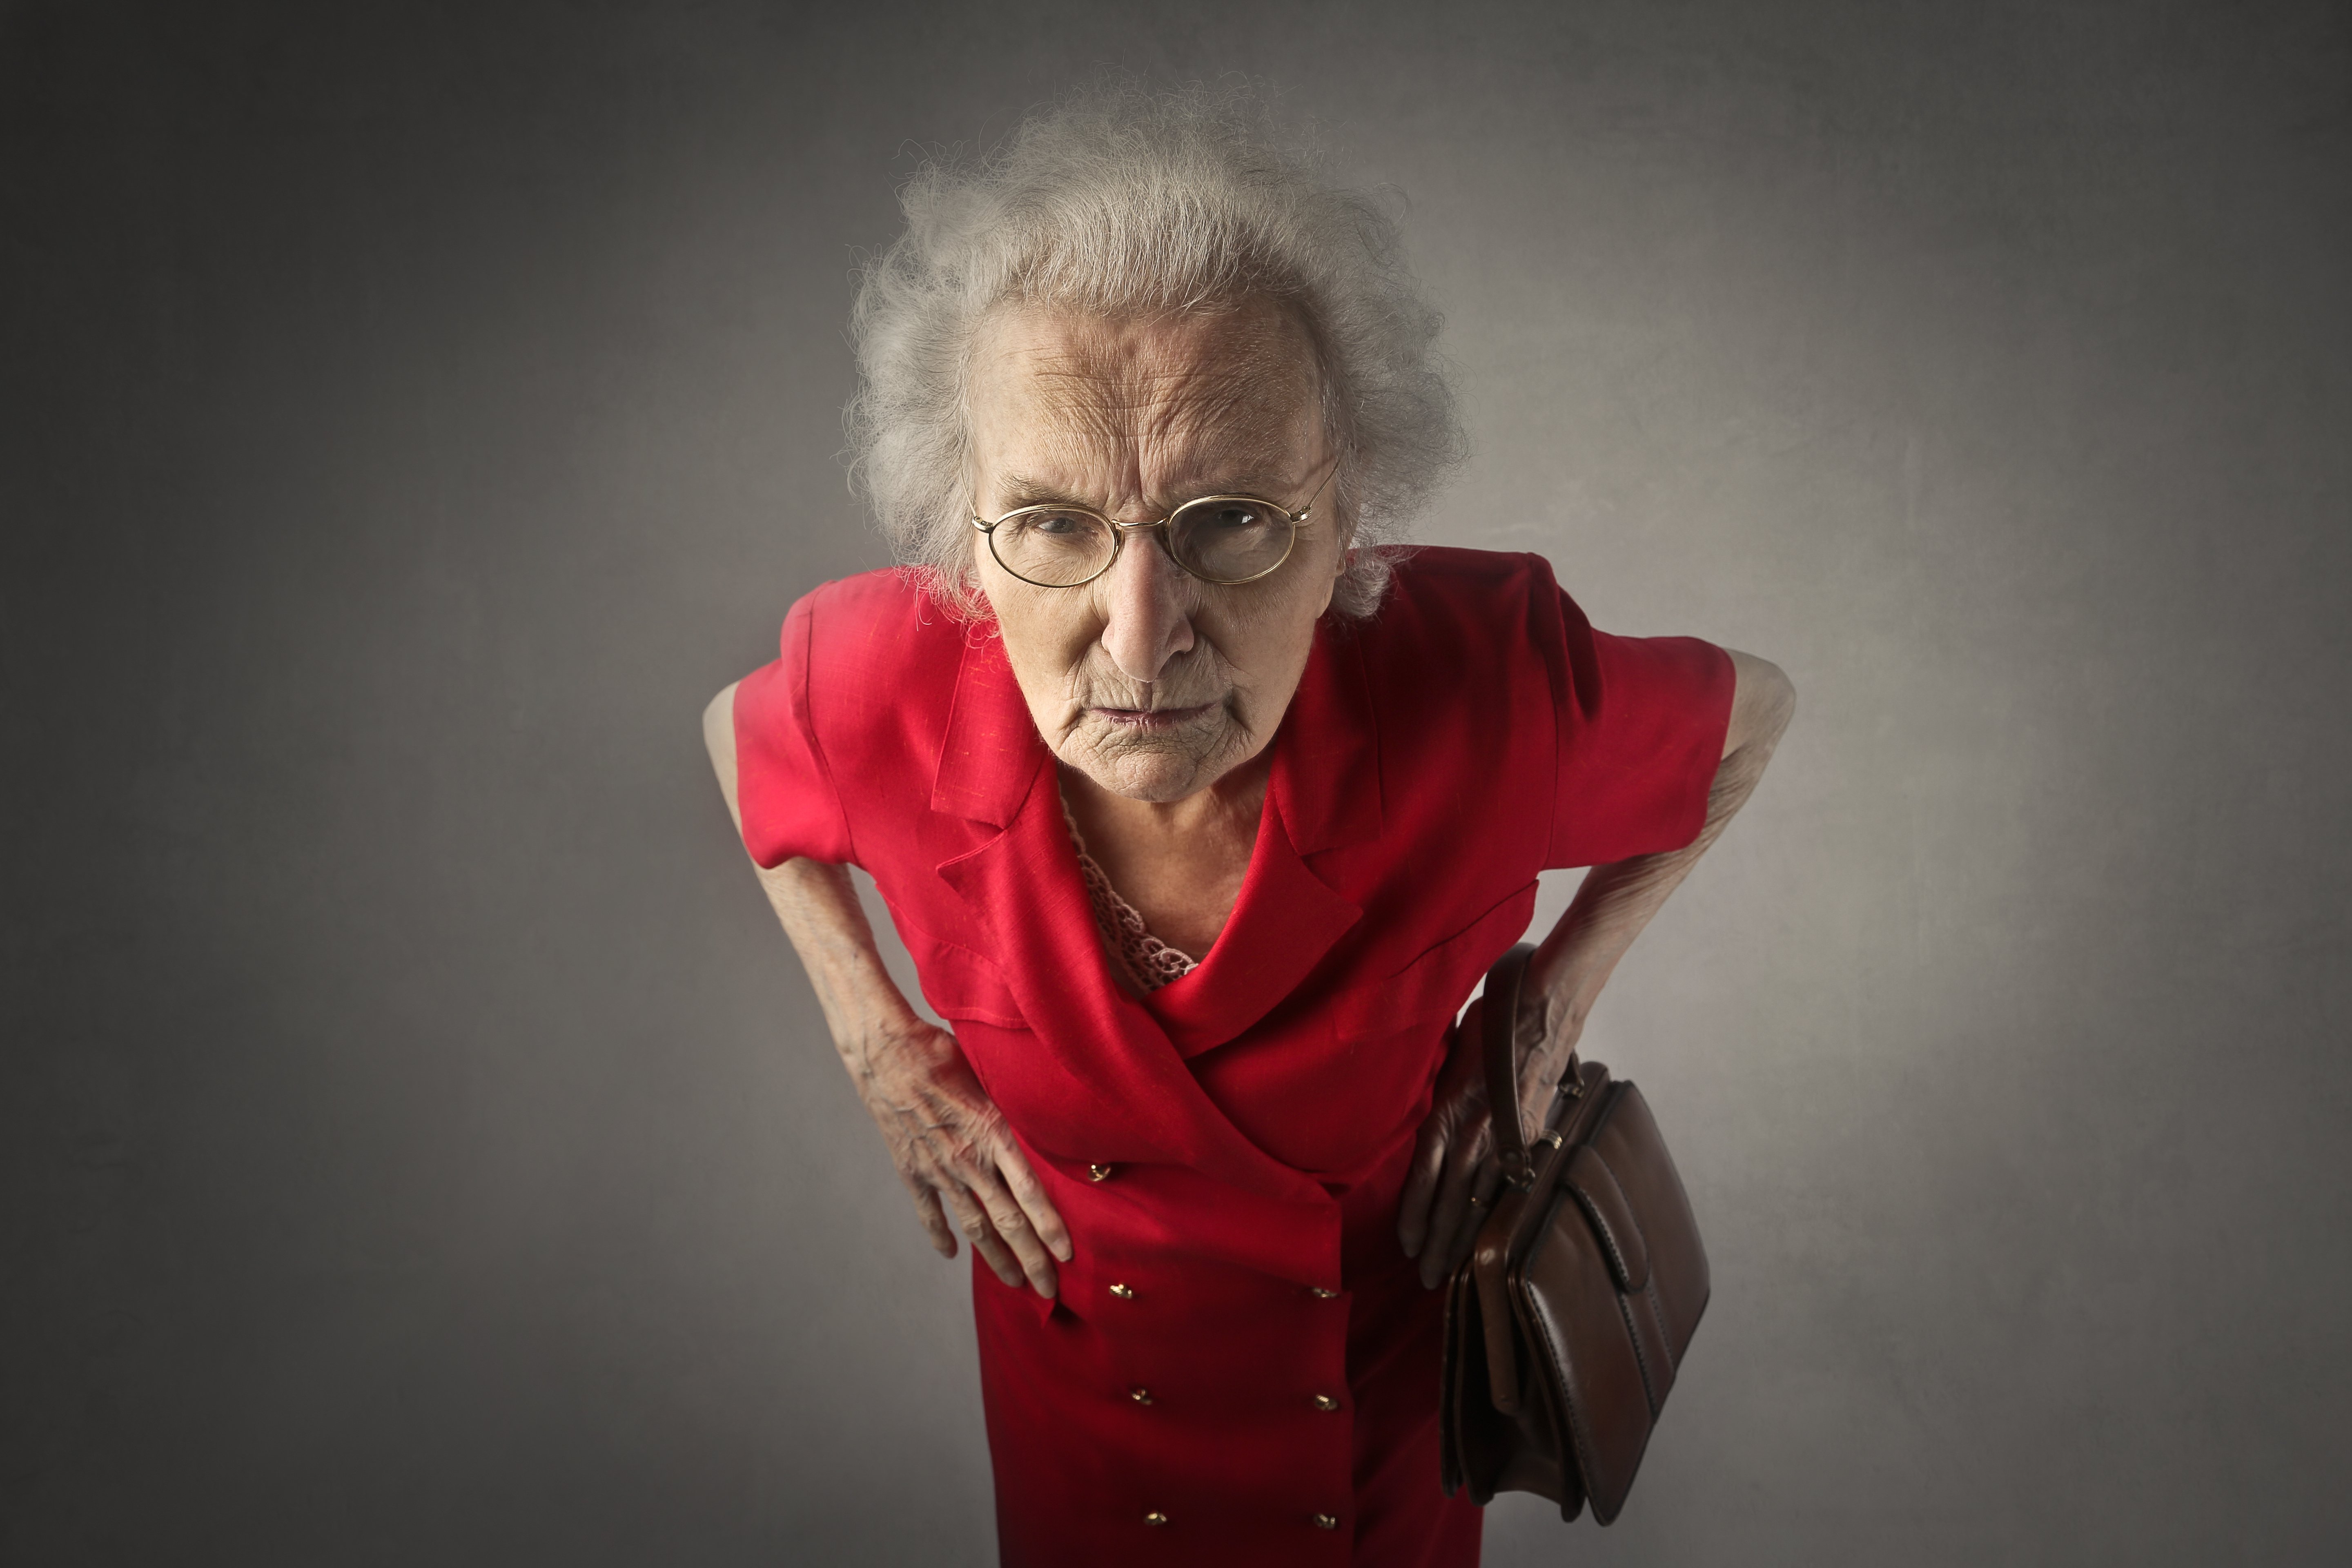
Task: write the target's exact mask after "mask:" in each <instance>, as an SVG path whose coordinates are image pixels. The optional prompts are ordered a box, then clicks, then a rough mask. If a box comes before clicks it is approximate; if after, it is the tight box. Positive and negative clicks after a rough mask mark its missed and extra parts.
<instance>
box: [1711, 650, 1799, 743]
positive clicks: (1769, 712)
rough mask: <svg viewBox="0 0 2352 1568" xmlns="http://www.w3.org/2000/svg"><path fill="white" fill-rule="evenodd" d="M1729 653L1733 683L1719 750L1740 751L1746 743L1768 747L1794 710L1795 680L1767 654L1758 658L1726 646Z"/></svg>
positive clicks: (1795, 711) (1778, 735) (1791, 716)
mask: <svg viewBox="0 0 2352 1568" xmlns="http://www.w3.org/2000/svg"><path fill="white" fill-rule="evenodd" d="M1725 651H1726V652H1727V653H1729V654H1730V655H1731V668H1732V675H1733V682H1734V684H1733V687H1732V694H1731V722H1730V723H1729V724H1728V725H1727V726H1726V727H1725V730H1724V735H1723V754H1724V755H1725V756H1729V755H1731V753H1732V752H1738V751H1741V750H1744V749H1746V748H1747V747H1748V746H1752V745H1761V746H1764V747H1766V748H1768V749H1769V747H1770V746H1771V745H1772V744H1773V743H1774V742H1777V741H1779V740H1780V732H1781V731H1784V730H1786V729H1787V728H1788V727H1789V721H1790V720H1791V719H1793V718H1795V717H1796V713H1797V683H1796V682H1795V681H1793V680H1790V679H1789V674H1788V671H1786V670H1784V669H1782V668H1780V666H1779V665H1777V664H1774V663H1773V662H1772V661H1771V660H1770V659H1769V658H1757V657H1756V655H1754V654H1752V653H1741V652H1740V651H1739V650H1738V649H1737V648H1727V649H1726V650H1725Z"/></svg>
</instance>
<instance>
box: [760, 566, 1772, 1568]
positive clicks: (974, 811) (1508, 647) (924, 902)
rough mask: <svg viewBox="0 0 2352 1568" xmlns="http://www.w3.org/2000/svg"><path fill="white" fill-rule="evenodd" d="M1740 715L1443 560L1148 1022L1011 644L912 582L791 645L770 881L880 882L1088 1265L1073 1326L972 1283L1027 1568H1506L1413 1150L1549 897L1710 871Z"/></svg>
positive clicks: (1358, 630)
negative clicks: (1586, 884) (1469, 1451)
mask: <svg viewBox="0 0 2352 1568" xmlns="http://www.w3.org/2000/svg"><path fill="white" fill-rule="evenodd" d="M1731 690H1732V673H1731V665H1730V661H1729V660H1728V659H1727V658H1725V656H1724V655H1723V653H1722V652H1721V651H1720V650H1719V649H1717V648H1716V647H1712V646H1710V645H1708V644H1706V643H1703V642H1698V641H1696V640H1693V639H1690V638H1683V637H1675V638H1656V639H1634V638H1623V637H1609V636H1606V635H1604V634H1601V633H1599V632H1595V631H1593V630H1592V629H1591V626H1588V625H1587V624H1586V622H1585V619H1584V616H1583V615H1582V614H1581V613H1580V611H1579V610H1578V609H1577V607H1576V606H1575V605H1574V604H1573V603H1571V602H1570V600H1569V598H1568V596H1567V595H1564V594H1562V593H1561V592H1560V591H1559V587H1558V585H1557V584H1555V583H1554V581H1553V579H1552V574H1551V570H1550V568H1549V565H1547V564H1546V563H1545V562H1544V561H1543V560H1542V559H1541V558H1540V557H1538V556H1532V555H1504V554H1495V553H1489V552H1482V551H1465V550H1436V549H1432V550H1424V551H1422V552H1418V553H1417V554H1415V555H1414V556H1413V557H1412V559H1411V560H1410V561H1408V562H1407V563H1404V564H1403V565H1402V567H1401V568H1400V569H1399V571H1398V573H1397V574H1396V581H1395V584H1394V586H1393V587H1392V588H1391V591H1390V594H1389V596H1388V598H1387V600H1386V601H1385V603H1384V604H1383V605H1382V606H1381V610H1380V613H1379V614H1378V615H1377V616H1375V617H1374V618H1373V619H1371V620H1370V622H1368V623H1360V624H1356V625H1352V626H1350V625H1346V624H1332V623H1328V622H1327V623H1326V624H1325V625H1324V626H1319V627H1318V629H1317V633H1316V642H1315V647H1314V651H1313V653H1312V655H1311V656H1310V658H1308V661H1307V671H1306V675H1305V677H1304V678H1303V679H1302V680H1301V682H1300V684H1299V689H1298V693H1297V697H1296V698H1295V699H1294V700H1293V701H1292V703H1291V706H1290V710H1289V712H1288V713H1287V714H1286V716H1285V718H1284V721H1283V724H1282V728H1281V730H1280V731H1279V732H1278V733H1277V734H1276V739H1275V742H1274V744H1273V747H1272V755H1271V770H1270V777H1269V781H1268V785H1267V790H1266V800H1265V813H1264V816H1263V818H1262V820H1261V822H1260V825H1259V828H1258V837H1257V842H1256V846H1255V849H1254V851H1253V854H1252V858H1251V860H1250V866H1249V871H1248V874H1247V877H1246V879H1245V880H1244V882H1243V885H1242V891H1241V896H1240V900H1239V901H1238V902H1237V903H1236V904H1235V906H1234V912H1233V915H1232V917H1231V919H1230V920H1229V921H1228V922H1227V923H1226V925H1225V928H1224V931H1223V934H1222V935H1220V936H1219V937H1218V939H1217V942H1216V943H1215V945H1214V946H1213V947H1212V948H1211V949H1210V951H1209V952H1208V953H1207V954H1205V955H1204V956H1203V958H1202V963H1201V965H1200V967H1199V968H1198V969H1196V970H1194V971H1193V972H1192V973H1190V974H1188V975H1186V976H1185V977H1184V978H1182V979H1181V980H1178V981H1176V982H1174V983H1173V984H1169V985H1167V986H1164V987H1162V988H1161V989H1160V990H1158V991H1155V992H1153V993H1151V994H1150V995H1149V996H1147V997H1141V998H1139V997H1137V996H1135V995H1133V994H1130V993H1129V992H1128V991H1127V990H1125V989H1123V988H1122V987H1121V986H1120V984H1118V981H1117V980H1116V979H1114V978H1113V975H1112V973H1111V969H1110V963H1111V960H1110V957H1109V955H1108V953H1107V952H1105V950H1104V947H1103V944H1102V942H1101V939H1100V937H1099V936H1098V934H1097V928H1096V925H1095V920H1094V914H1093V911H1092V909H1091V907H1090V905H1089V904H1088V902H1087V893H1086V889H1085V887H1084V886H1083V884H1082V883H1081V881H1080V879H1079V872H1078V866H1077V860H1076V852H1075V850H1074V848H1073V847H1072V844H1071V840H1070V835H1069V831H1068V829H1067V827H1066V825H1065V823H1064V820H1063V816H1062V808H1061V804H1060V795H1059V791H1058V788H1057V779H1056V776H1055V769H1054V767H1053V765H1052V759H1051V757H1050V755H1049V753H1048V752H1047V751H1046V749H1045V743H1044V742H1043V741H1042V740H1041V739H1040V738H1039V736H1038V734H1037V731H1036V728H1035V726H1034V724H1033V723H1032V721H1031V720H1030V717H1029V711H1028V709H1027V707H1026V706H1025V705H1024V703H1023V701H1022V699H1021V693H1020V690H1019V688H1018V687H1017V686H1016V685H1015V684H1014V682H1013V674H1012V671H1011V669H1010V668H1009V666H1008V665H1007V664H1006V662H1005V659H1004V657H1003V649H1002V647H1000V645H999V644H998V643H997V642H996V641H995V640H994V638H993V636H992V633H991V631H990V630H989V629H988V628H984V627H981V628H973V627H966V626H960V625H958V624H957V623H956V622H954V621H952V620H950V618H948V617H947V616H945V615H943V614H942V613H941V612H940V610H939V609H938V608H937V607H936V606H934V605H930V604H929V603H928V602H927V601H926V600H925V599H924V598H923V597H922V596H921V595H919V592H918V591H916V590H915V589H913V588H911V587H910V586H909V585H908V584H907V583H906V581H905V580H904V579H903V578H902V577H901V576H899V575H898V574H895V573H890V572H877V573H870V574H866V575H864V576H859V577H852V578H849V579H846V580H845V581H842V582H838V583H831V584H826V585H824V587H822V588H819V589H817V590H816V591H815V592H814V593H813V594H810V595H808V596H807V597H806V598H803V600H801V601H800V603H798V604H797V605H793V609H792V612H791V614H790V615H789V616H787V617H786V618H785V621H784V627H783V644H782V658H779V659H778V660H777V661H776V662H775V663H773V664H771V665H769V666H767V667H766V668H762V669H761V670H760V671H758V672H757V673H756V674H753V675H751V676H750V677H749V678H747V679H745V680H744V681H743V683H742V685H741V686H740V688H739V689H738V690H737V692H736V698H735V731H736V746H737V752H736V754H737V788H738V800H739V803H740V807H741V810H742V814H743V833H744V839H745V842H746V844H747V846H748V847H749V848H750V849H751V855H752V858H754V859H756V860H757V861H759V862H760V863H761V865H763V866H772V865H774V864H776V863H777V862H778V861H781V860H782V859H785V858H789V857H792V856H808V857H811V858H815V859H818V860H825V861H833V862H846V863H852V864H856V865H858V866H862V867H864V868H866V870H867V871H868V872H870V873H871V874H872V875H873V877H874V879H875V882H876V883H877V886H878V887H879V888H880V889H881V892H882V896H883V897H884V898H885V899H886V900H888V902H889V905H890V911H891V915H892V917H893V919H894V920H895V921H897V924H898V931H899V932H900V934H901V935H902V936H903V937H904V938H905V939H906V942H907V945H908V948H909V949H910V950H911V951H912V952H913V954H914V959H915V963H916V967H917V969H918V970H919V973H920V974H921V976H922V985H923V994H924V995H925V996H926V997H927V998H929V1002H930V1004H931V1005H932V1007H933V1008H935V1009H936V1010H937V1011H938V1012H939V1014H940V1016H942V1017H944V1018H946V1019H948V1020H949V1021H950V1023H951V1024H952V1025H953V1026H954V1028H955V1031H956V1036H957V1038H958V1039H959V1040H960V1041H961V1044H962V1047H963V1050H964V1052H965V1054H966V1055H967V1056H968V1057H969V1058H971V1064H972V1067H973V1068H974V1070H975V1071H976V1072H977V1073H978V1074H979V1076H980V1079H981V1082H982V1084H983V1085H984V1086H985V1087H986V1089H987V1090H988V1092H989V1094H990V1095H991V1096H992V1098H993V1099H994V1100H995V1101H996V1103H997V1104H998V1105H999V1106H1000V1107H1002V1108H1003V1112H1004V1114H1005V1117H1006V1119H1007V1120H1008V1121H1010V1123H1011V1124H1012V1127H1013V1131H1014V1132H1015V1133H1016V1134H1017V1135H1018V1136H1019V1138H1020V1140H1021V1142H1022V1146H1023V1147H1024V1149H1025V1150H1026V1151H1027V1152H1028V1154H1029V1158H1030V1159H1031V1161H1032V1162H1033V1163H1034V1165H1035V1166H1036V1169H1037V1173H1038V1175H1039V1178H1040V1179H1041V1180H1042V1181H1043V1182H1044V1183H1045V1187H1046V1190H1047V1191H1048V1192H1049V1193H1050V1194H1051V1195H1052V1198H1053V1201H1054V1204H1055V1206H1056V1207H1057V1208H1058V1209H1059V1210H1060V1211H1061V1214H1062V1216H1063V1218H1064V1220H1065V1221H1066V1223H1067V1225H1068V1226H1069V1229H1070V1233H1071V1237H1072V1240H1073V1245H1074V1247H1075V1248H1076V1256H1075V1257H1074V1258H1072V1259H1071V1260H1070V1261H1069V1262H1068V1263H1066V1264H1065V1265H1063V1266H1062V1267H1061V1270H1060V1279H1061V1293H1060V1295H1059V1297H1058V1298H1057V1299H1055V1300H1050V1301H1049V1300H1045V1299H1044V1298H1042V1297H1040V1296H1038V1295H1036V1294H1035V1293H1034V1292H1033V1291H1030V1290H1027V1289H1010V1288H1008V1287H1006V1286H1004V1285H1003V1284H1001V1283H999V1282H998V1280H997V1279H996V1277H995V1276H994V1275H993V1274H992V1273H991V1272H990V1271H989V1270H988V1269H986V1268H974V1269H973V1270H972V1295H973V1306H974V1310H975V1311H976V1313H977V1314H978V1320H979V1337H980V1355H981V1387H982V1395H983V1399H984V1401H985V1404H986V1408H987V1415H988V1434H989V1446H990V1450H991V1453H992V1458H993V1460H994V1464H995V1472H996V1509H997V1531H998V1539H999V1543H1000V1546H1001V1549H1002V1560H1003V1562H1004V1563H1006V1564H1007V1568H1059V1565H1062V1564H1087V1565H1097V1564H1102V1563H1120V1564H1150V1563H1170V1564H1188V1565H1196V1564H1201V1563H1215V1564H1217V1565H1218V1568H1255V1565H1258V1564H1264V1565H1265V1568H1302V1565H1308V1564H1331V1565H1335V1568H1336V1565H1338V1564H1345V1563H1353V1564H1373V1565H1378V1568H1461V1565H1468V1564H1475V1563H1476V1561H1477V1556H1478V1528H1479V1512H1478V1510H1477V1509H1476V1508H1475V1507H1474V1506H1472V1505H1471V1504H1470V1503H1469V1502H1468V1501H1467V1500H1465V1499H1461V1498H1456V1499H1453V1500H1448V1499H1446V1498H1445V1497H1444V1495H1443V1493H1442V1492H1441V1491H1440V1489H1439V1487H1438V1475H1437V1391H1438V1355H1439V1351H1438V1344H1439V1341H1438V1330H1439V1324H1440V1318H1441V1310H1442V1293H1441V1292H1435V1291H1424V1290H1423V1289H1422V1288H1421V1284H1420V1281H1419V1279H1418V1277H1417V1274H1416V1272H1415V1268H1414V1265H1413V1263H1412V1260H1410V1259H1408V1258H1405V1257H1404V1255H1403V1252H1402V1249H1401V1248H1400V1247H1398V1245H1397V1241H1396V1205H1397V1197H1398V1194H1399V1192H1400V1191H1401V1189H1402V1185H1403V1180H1404V1172H1405V1166H1406V1163H1407V1162H1408V1161H1409V1159H1410V1157H1411V1154H1412V1147H1413V1138H1414V1133H1415V1131H1416V1130H1417V1129H1418V1127H1419V1125H1420V1122H1421V1120H1422V1117H1423V1113H1425V1112H1426V1111H1427V1110H1428V1109H1429V1103H1430V1095H1431V1089H1432V1085H1433V1081H1434V1079H1435V1076H1436V1073H1437V1070H1438V1067H1439V1065H1440V1063H1441V1061H1442V1060H1443V1058H1444V1050H1445V1037H1446V1031H1447V1028H1448V1026H1449V1025H1450V1024H1451V1022H1452V1020H1453V1018H1454V1014H1455V1013H1456V1011H1457V1010H1458V1009H1459V1008H1460V1007H1461V1005H1462V1003H1463V1001H1464V999H1465V997H1466V996H1467V995H1468V994H1470V992H1471V990H1472V989H1473V988H1474V987H1475V985H1476V984H1477V982H1478V979H1479V977H1480V975H1481V974H1482V973H1484V972H1485V971H1486V967H1487V965H1488V964H1490V963H1492V962H1493V961H1494V960H1495V959H1496V957H1498V956H1499V955H1500V954H1501V953H1502V952H1503V951H1504V950H1505V949H1506V948H1507V947H1508V946H1510V944H1511V943H1512V942H1517V940H1518V939H1519V937H1520V934H1521V933H1522V932H1523V931H1526V930H1527V926H1528V920H1529V918H1530V916H1531V914H1532V911H1533V909H1534V904H1535V897H1536V876H1537V873H1538V872H1539V871H1541V870H1543V869H1545V868H1548V867H1566V866H1584V865H1592V864H1597V863H1601V862H1605V861H1611V860H1617V859H1622V858H1627V857H1629V856H1633V855H1640V854H1646V853H1651V852H1654V851H1658V850H1664V849H1672V848H1675V847H1680V846H1682V845H1684V844H1686V843H1688V842H1689V841H1690V840H1691V839H1692V838H1693V837H1696V834H1697V832H1698V829H1699V826H1700V825H1701V823H1702V821H1703V820H1704V818H1705V816H1706V797H1707V791H1708V787H1709V785H1710V784H1711V783H1712V781H1713V779H1714V776H1715V771H1716V764H1717V760H1718V759H1719V757H1720V755H1721V753H1722V749H1723V734H1724V727H1725V725H1726V723H1727V721H1728V717H1729V712H1730V701H1731Z"/></svg>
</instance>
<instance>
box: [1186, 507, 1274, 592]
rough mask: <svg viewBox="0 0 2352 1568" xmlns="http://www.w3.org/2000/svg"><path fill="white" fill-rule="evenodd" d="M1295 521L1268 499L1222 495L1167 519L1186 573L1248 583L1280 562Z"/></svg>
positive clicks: (1225, 581)
mask: <svg viewBox="0 0 2352 1568" xmlns="http://www.w3.org/2000/svg"><path fill="white" fill-rule="evenodd" d="M1291 529H1292V523H1291V521H1290V519H1289V518H1288V517H1287V516H1286V514H1284V513H1283V512H1281V511H1279V510H1276V508H1275V507H1273V506H1272V505H1270V504H1268V503H1267V502H1265V501H1255V500H1244V499H1240V498H1236V497H1218V498H1215V499H1213V500H1202V501H1194V502H1193V503H1192V505H1190V506H1188V507H1186V508H1184V509H1183V510H1181V511H1179V512H1178V513H1177V514H1176V515H1175V516H1174V517H1172V518H1171V519H1169V520H1168V548H1169V551H1170V552H1171V553H1172V554H1173V555H1174V556H1175V557H1176V560H1177V563H1178V564H1180V565H1181V566H1182V567H1183V568H1184V569H1185V570H1186V571H1188V572H1191V573H1192V574H1195V575H1196V576H1201V577H1206V578H1208V579H1209V580H1210V581H1211V582H1213V583H1245V582H1247V581H1249V579H1251V578H1253V577H1260V576H1263V575H1265V574H1266V573H1268V572H1271V571H1273V570H1274V569H1275V568H1276V566H1279V565H1281V564H1282V561H1283V557H1285V556H1286V555H1288V554H1289V553H1290V535H1291Z"/></svg>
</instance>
